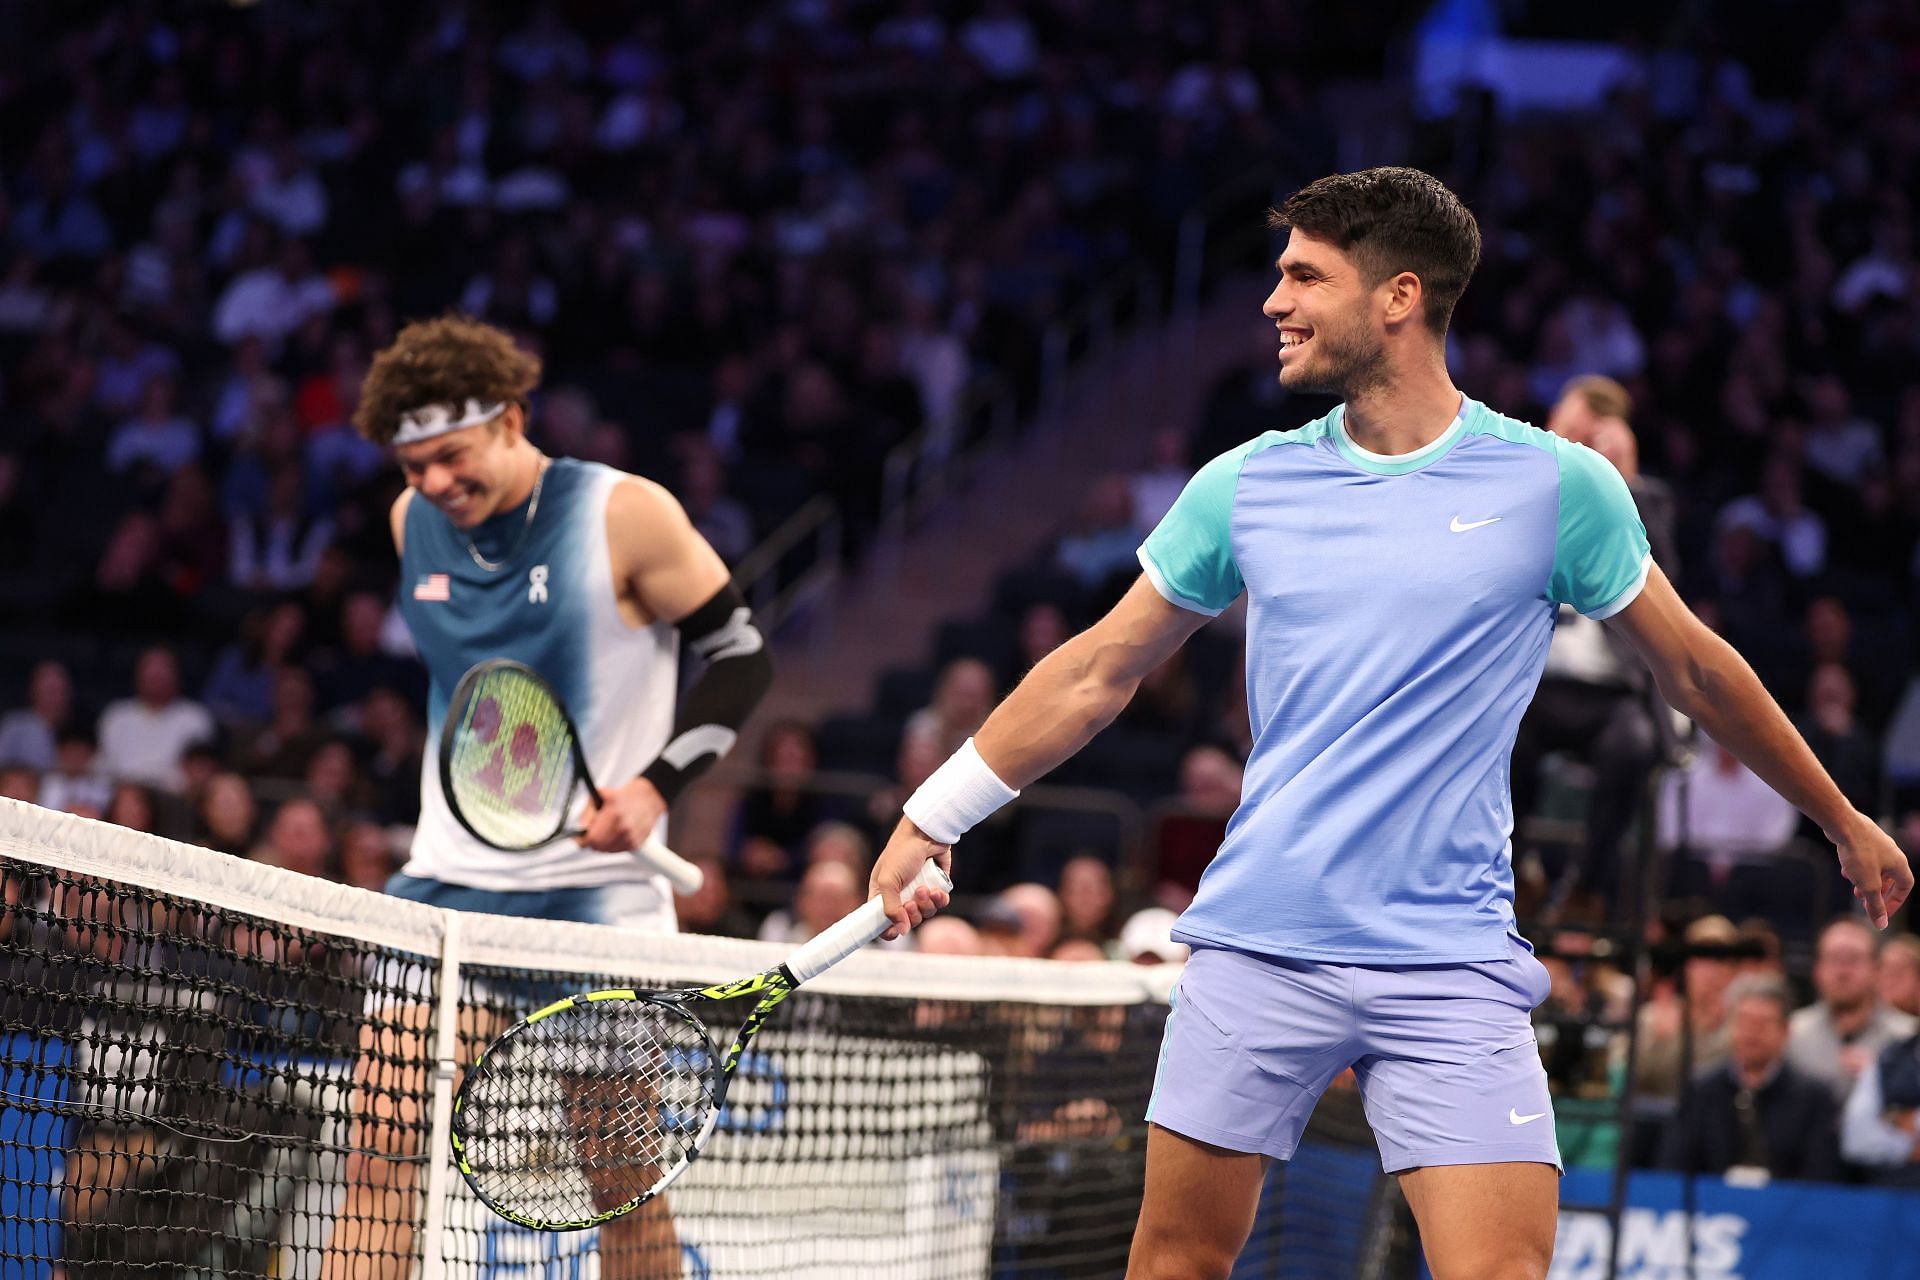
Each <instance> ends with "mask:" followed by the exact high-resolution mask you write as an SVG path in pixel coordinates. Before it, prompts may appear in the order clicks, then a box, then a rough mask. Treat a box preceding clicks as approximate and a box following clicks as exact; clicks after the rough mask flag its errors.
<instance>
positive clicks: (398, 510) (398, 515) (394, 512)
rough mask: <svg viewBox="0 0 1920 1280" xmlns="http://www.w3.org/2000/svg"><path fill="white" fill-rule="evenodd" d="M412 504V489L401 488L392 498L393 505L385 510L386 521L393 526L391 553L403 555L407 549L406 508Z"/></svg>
mask: <svg viewBox="0 0 1920 1280" xmlns="http://www.w3.org/2000/svg"><path fill="white" fill-rule="evenodd" d="M412 505H413V490H412V489H411V488H407V489H402V490H401V491H400V496H399V497H397V498H395V499H394V500H393V507H392V509H391V510H389V511H388V512H387V522H388V523H389V524H390V525H392V526H393V553H394V554H395V555H405V554H406V551H407V508H408V507H410V506H412Z"/></svg>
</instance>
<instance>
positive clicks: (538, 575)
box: [527, 564, 547, 604]
mask: <svg viewBox="0 0 1920 1280" xmlns="http://www.w3.org/2000/svg"><path fill="white" fill-rule="evenodd" d="M546 602H547V566H545V565H543V564H537V565H535V566H533V568H532V569H530V570H528V572H527V603H528V604H545V603H546Z"/></svg>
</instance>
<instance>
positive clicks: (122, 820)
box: [100, 782, 159, 833]
mask: <svg viewBox="0 0 1920 1280" xmlns="http://www.w3.org/2000/svg"><path fill="white" fill-rule="evenodd" d="M100 816H101V817H103V818H105V819H106V820H107V821H108V822H111V823H113V824H114V825H115V826H116V827H125V828H126V829H127V830H129V831H145V832H148V833H153V832H156V831H157V830H158V829H159V824H158V822H157V821H156V817H157V815H156V814H155V812H154V807H153V793H152V792H150V791H148V790H147V789H146V788H145V787H143V786H141V785H140V784H139V783H137V782H120V783H116V784H114V788H113V798H112V799H110V800H108V801H107V811H106V812H105V813H103V814H101V815H100Z"/></svg>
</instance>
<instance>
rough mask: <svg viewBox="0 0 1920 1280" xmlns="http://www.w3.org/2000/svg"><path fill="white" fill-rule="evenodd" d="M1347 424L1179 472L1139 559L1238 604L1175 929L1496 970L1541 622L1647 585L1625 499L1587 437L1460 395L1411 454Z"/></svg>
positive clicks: (1608, 611)
mask: <svg viewBox="0 0 1920 1280" xmlns="http://www.w3.org/2000/svg"><path fill="white" fill-rule="evenodd" d="M1343 414H1344V406H1342V407H1341V408H1338V409H1335V410H1334V411H1333V412H1332V413H1330V414H1328V415H1327V416H1326V417H1324V418H1321V419H1320V420H1319V421H1317V422H1312V423H1309V424H1308V425H1306V426H1304V427H1301V428H1299V429H1297V430H1294V431H1269V432H1267V433H1265V434H1263V435H1261V436H1260V437H1259V438H1257V439H1255V440H1253V441H1250V442H1249V443H1247V444H1244V445H1241V446H1240V447H1238V448H1236V449H1233V450H1230V451H1229V452H1227V453H1224V454H1222V455H1220V456H1219V457H1217V458H1215V459H1213V461H1211V462H1209V463H1207V464H1206V466H1204V467H1202V468H1201V469H1200V470H1199V472H1198V473H1196V474H1195V475H1194V477H1193V479H1192V480H1191V481H1190V482H1189V483H1188V484H1187V487H1186V489H1185V490H1184V491H1183V492H1182V493H1181V495H1180V498H1179V500H1178V501H1177V502H1175V503H1174V505H1173V509H1172V510H1171V511H1169V512H1168V513H1167V516H1166V518H1165V519H1164V520H1162V521H1161V522H1160V524H1159V525H1158V527H1156V528H1155V529H1154V530H1153V532H1152V533H1151V534H1149V535H1148V537H1147V540H1146V542H1145V544H1144V545H1142V546H1141V548H1140V563H1141V565H1142V566H1143V567H1144V568H1145V569H1146V573H1147V577H1148V578H1149V579H1150V580H1151V581H1152V582H1153V585H1154V587H1155V588H1157V589H1158V590H1159V592H1160V594H1161V595H1162V596H1164V597H1166V599H1167V600H1169V601H1171V602H1172V603H1173V604H1176V605H1178V606H1180V607H1181V608H1184V609H1191V610H1195V611H1197V612H1200V613H1205V614H1217V613H1219V612H1220V611H1221V610H1223V609H1225V608H1226V607H1227V606H1228V605H1230V604H1232V603H1233V601H1234V600H1235V599H1236V598H1238V596H1239V595H1240V593H1241V592H1242V591H1245V592H1246V593H1247V710H1248V713H1249V717H1250V720H1251V723H1252V726H1253V753H1252V756H1251V758H1250V759H1249V760H1248V762H1247V770H1246V781H1245V784H1244V787H1243V789H1242V792H1241V798H1240V807H1239V809H1238V810H1236V811H1235V813H1234V815H1233V820H1232V822H1231V823H1230V824H1229V825H1228V828H1227V836H1226V840H1225V842H1224V843H1222V845H1221V846H1220V852H1219V854H1218V855H1217V856H1216V857H1215V859H1214V861H1213V863H1212V865H1210V866H1209V867H1208V868H1207V871H1206V874H1205V875H1204V876H1203V877H1202V878H1201V881H1200V889H1199V893H1198V894H1197V895H1196V896H1195V898H1194V901H1193V904H1192V906H1190V907H1189V908H1188V909H1187V911H1186V912H1185V914H1183V915H1182V916H1181V917H1180V921H1179V923H1178V924H1177V925H1176V927H1175V929H1174V936H1175V937H1176V938H1178V939H1180V940H1181V941H1183V942H1187V943H1200V944H1212V945H1218V946H1227V947H1233V948H1237V949H1239V950H1244V951H1251V952H1256V953H1260V954H1265V955H1276V956H1293V957H1298V958H1301V959H1307V960H1322V961H1334V962H1342V963H1349V964H1383V963H1397V964H1404V963H1451V962H1465V961H1482V960H1499V959H1504V958H1506V957H1507V956H1508V954H1509V951H1508V948H1507V935H1508V933H1509V932H1510V931H1512V930H1513V927H1514V918H1513V857H1512V846H1511V844H1510V842H1509V837H1510V836H1511V835H1512V832H1513V811H1512V792H1511V790H1510V788H1509V785H1508V768H1509V763H1510V760H1511V756H1512V753H1513V739H1514V734H1515V732H1516V730H1517V729H1518V728H1519V724H1520V715H1521V712H1523V711H1524V710H1525V709H1526V706H1527V703H1528V701H1529V700H1530V699H1531V698H1532V697H1533V691H1534V689H1535V687H1536V686H1537V685H1538V684H1539V681H1540V672H1541V669H1542V667H1543V666H1544V665H1545V663H1546V657H1547V643H1548V641H1549V639H1550V638H1551V637H1552V635H1553V622H1554V612H1555V609H1556V607H1557V606H1558V605H1560V604H1562V603H1565V604H1570V605H1572V606H1573V607H1574V608H1576V609H1578V610H1579V611H1580V612H1582V613H1584V614H1586V615H1587V616H1588V617H1592V618H1606V617H1611V616H1612V615H1613V614H1615V613H1618V612H1619V611H1620V610H1621V609H1624V608H1625V607H1626V606H1627V605H1628V604H1629V603H1631V602H1632V601H1633V599H1634V597H1635V596H1637V595H1638V594H1639V593H1640V590H1641V588H1642V587H1643V586H1645V584H1646V580H1647V571H1648V567H1649V565H1650V564H1651V560H1650V559H1649V557H1648V553H1647V536H1646V530H1645V528H1644V527H1643V526H1642V525H1641V523H1640V517H1639V513H1638V512H1637V511H1636V510H1635V509H1634V505H1633V499H1632V497H1631V495H1630V494H1629V493H1628V492H1627V486H1626V483H1625V481H1623V480H1622V479H1621V478H1620V474H1619V472H1617V471H1616V470H1614V468H1613V466H1612V464H1610V463H1608V462H1607V461H1606V459H1604V458H1602V457H1601V456H1600V455H1599V454H1597V453H1595V452H1593V451H1592V450H1591V449H1588V448H1586V447H1585V446H1584V445H1576V444H1570V443H1568V442H1567V441H1565V440H1562V439H1560V438H1559V437H1558V436H1555V435H1551V434H1549V433H1548V432H1545V431H1541V430H1539V429H1537V428H1534V427H1530V426H1528V425H1526V424H1525V423H1522V422H1516V421H1514V420H1513V419H1511V418H1506V417H1502V416H1501V415H1500V414H1497V413H1494V412H1493V411H1492V410H1490V409H1488V408H1487V407H1486V406H1485V405H1482V404H1479V403H1477V402H1475V401H1472V400H1463V402H1462V406H1461V410H1460V414H1459V416H1458V417H1457V418H1455V420H1454V422H1453V424H1452V426H1450V427H1449V428H1448V429H1447V431H1446V432H1445V433H1444V434H1443V435H1441V437H1440V438H1439V439H1437V440H1435V441H1433V442H1432V443H1431V444H1429V445H1427V446H1426V447H1424V448H1422V449H1420V450H1418V451H1417V452H1415V453H1410V454H1402V455H1398V456H1386V455H1381V454H1375V453H1370V452H1368V451H1367V450H1365V449H1362V448H1361V447H1360V446H1359V445H1358V444H1357V443H1355V441H1354V440H1353V438H1352V437H1351V436H1349V435H1348V434H1347V432H1346V428H1345V425H1344V421H1343Z"/></svg>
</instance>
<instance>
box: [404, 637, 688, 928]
mask: <svg viewBox="0 0 1920 1280" xmlns="http://www.w3.org/2000/svg"><path fill="white" fill-rule="evenodd" d="M581 786H584V787H585V788H586V790H587V794H588V795H589V796H592V797H593V802H594V803H595V804H596V805H597V804H599V803H600V791H599V789H598V788H597V787H595V786H594V785H593V774H592V773H591V772H590V771H589V770H588V769H587V757H586V754H585V753H584V752H583V751H582V750H581V749H580V734H579V732H578V731H577V730H576V729H575V728H574V726H573V717H572V716H570V715H568V714H567V707H566V704H565V703H564V702H562V701H561V700H560V695H559V694H557V693H555V692H554V690H553V686H552V685H550V684H548V683H547V682H546V680H545V679H544V678H542V677H541V675H540V673H539V672H537V671H535V670H534V669H533V668H532V667H529V666H527V665H526V664H525V663H520V662H515V661H513V660H512V659H510V658H489V659H488V660H487V661H485V662H482V663H480V664H479V665H478V666H476V667H474V668H473V669H472V670H470V671H468V672H467V674H465V675H464V676H461V677H460V683H459V684H457V685H455V686H454V688H453V697H452V698H451V699H449V700H448V702H447V718H446V727H445V729H444V730H443V731H442V732H441V734H440V787H441V790H442V791H443V792H444V793H445V794H446V797H447V807H448V808H449V809H452V810H453V816H454V818H455V820H457V821H458V822H459V823H460V825H461V826H463V827H465V828H466V829H467V832H468V834H470V835H472V836H473V838H474V839H476V840H478V841H480V842H481V843H483V844H489V845H492V846H493V847H494V848H496V849H505V850H509V851H511V852H516V853H519V852H524V851H526V850H528V849H537V848H539V847H540V846H541V845H543V844H551V843H553V842H554V841H555V840H561V839H568V838H578V837H579V836H580V835H581V834H582V832H583V829H582V828H580V827H572V826H569V825H568V822H569V820H570V819H571V817H572V815H573V808H574V791H575V789H576V788H577V787H581ZM634 856H636V857H638V858H639V859H640V860H641V861H642V862H645V863H647V864H648V865H649V866H651V867H653V868H654V869H655V870H656V871H658V872H660V873H661V874H662V875H664V876H666V877H667V879H668V880H669V881H671V882H672V884H673V887H674V888H675V889H676V890H678V891H679V892H681V893H683V894H685V893H694V892H696V891H697V890H698V889H699V888H700V885H701V882H702V881H704V880H705V879H706V875H705V873H704V872H702V871H701V870H700V868H699V867H696V866H695V865H694V864H693V863H691V862H688V861H687V860H686V859H685V858H683V857H681V856H680V855H679V854H677V853H675V852H674V851H673V850H671V849H669V848H667V846H666V845H664V844H662V843H660V841H659V840H656V839H653V838H649V839H648V840H647V842H646V843H645V844H644V845H642V846H640V848H638V849H636V850H634Z"/></svg>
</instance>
